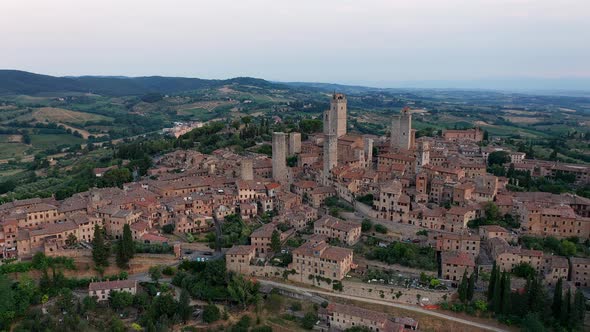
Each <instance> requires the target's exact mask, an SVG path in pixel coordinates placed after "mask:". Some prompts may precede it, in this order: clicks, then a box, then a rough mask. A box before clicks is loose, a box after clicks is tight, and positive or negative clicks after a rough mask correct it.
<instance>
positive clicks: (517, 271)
mask: <svg viewBox="0 0 590 332" xmlns="http://www.w3.org/2000/svg"><path fill="white" fill-rule="evenodd" d="M512 273H513V274H514V275H515V276H517V277H520V278H527V279H529V278H532V277H534V276H535V275H536V274H537V271H536V270H535V268H534V267H533V266H532V265H531V264H529V263H527V262H521V263H520V264H518V265H516V266H515V267H514V268H512Z"/></svg>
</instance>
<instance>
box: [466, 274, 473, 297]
mask: <svg viewBox="0 0 590 332" xmlns="http://www.w3.org/2000/svg"><path fill="white" fill-rule="evenodd" d="M473 293H475V273H472V274H471V276H470V277H469V284H468V285H467V300H468V301H471V300H473Z"/></svg>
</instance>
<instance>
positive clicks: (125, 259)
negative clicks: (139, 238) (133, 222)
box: [117, 224, 135, 269]
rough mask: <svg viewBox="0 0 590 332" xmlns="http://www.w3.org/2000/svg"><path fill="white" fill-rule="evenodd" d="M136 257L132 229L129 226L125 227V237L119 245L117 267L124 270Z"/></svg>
mask: <svg viewBox="0 0 590 332" xmlns="http://www.w3.org/2000/svg"><path fill="white" fill-rule="evenodd" d="M134 255H135V244H134V243H133V236H132V235H131V227H129V225H128V224H125V225H124V226H123V236H122V237H121V239H120V240H119V241H118V245H117V266H119V267H120V268H122V269H126V268H128V267H129V261H130V260H131V258H133V256H134Z"/></svg>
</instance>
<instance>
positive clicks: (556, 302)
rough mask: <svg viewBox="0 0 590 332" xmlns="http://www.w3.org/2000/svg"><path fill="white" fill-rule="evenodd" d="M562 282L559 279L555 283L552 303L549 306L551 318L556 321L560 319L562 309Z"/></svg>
mask: <svg viewBox="0 0 590 332" xmlns="http://www.w3.org/2000/svg"><path fill="white" fill-rule="evenodd" d="M562 293H563V280H562V278H559V279H558V280H557V283H556V284H555V290H554V291H553V303H552V304H551V311H552V312H553V317H555V318H556V319H560V318H561V308H562V301H563V294H562Z"/></svg>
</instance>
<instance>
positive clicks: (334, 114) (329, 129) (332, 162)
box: [323, 93, 346, 184]
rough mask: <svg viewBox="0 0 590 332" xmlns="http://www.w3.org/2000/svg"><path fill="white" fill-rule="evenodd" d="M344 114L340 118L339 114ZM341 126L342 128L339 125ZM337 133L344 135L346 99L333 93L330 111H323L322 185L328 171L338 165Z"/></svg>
mask: <svg viewBox="0 0 590 332" xmlns="http://www.w3.org/2000/svg"><path fill="white" fill-rule="evenodd" d="M342 113H343V114H344V115H343V116H341V114H342ZM341 124H343V127H340V126H339V125H341ZM339 132H343V133H342V135H344V134H346V97H345V96H344V95H343V94H340V93H334V94H333V95H332V100H331V101H330V109H327V110H325V111H324V169H323V173H324V183H325V184H327V182H328V179H329V178H330V171H331V170H332V168H333V167H334V166H336V164H337V163H338V137H339Z"/></svg>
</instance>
